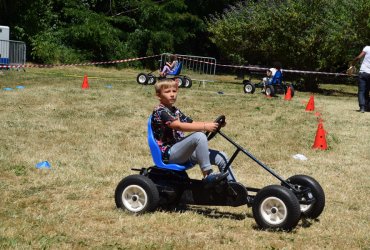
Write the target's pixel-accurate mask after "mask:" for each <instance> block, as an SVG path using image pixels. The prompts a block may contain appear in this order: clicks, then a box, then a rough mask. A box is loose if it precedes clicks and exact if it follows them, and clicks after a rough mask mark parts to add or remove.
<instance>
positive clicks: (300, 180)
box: [287, 175, 325, 219]
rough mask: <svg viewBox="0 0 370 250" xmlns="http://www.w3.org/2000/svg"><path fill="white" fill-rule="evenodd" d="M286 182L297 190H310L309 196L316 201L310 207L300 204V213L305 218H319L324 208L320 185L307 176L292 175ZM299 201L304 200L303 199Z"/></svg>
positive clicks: (323, 194)
mask: <svg viewBox="0 0 370 250" xmlns="http://www.w3.org/2000/svg"><path fill="white" fill-rule="evenodd" d="M287 182H289V183H291V184H293V185H294V186H295V187H296V188H297V189H301V188H303V187H308V188H310V189H311V194H312V196H313V197H314V198H315V199H316V200H315V202H314V203H313V204H310V205H304V204H301V205H300V208H301V213H302V215H303V216H304V217H306V218H311V219H315V218H317V217H319V216H320V214H321V213H322V211H323V210H324V207H325V193H324V190H323V189H322V187H321V186H320V184H319V183H318V182H317V181H316V180H315V179H314V178H312V177H310V176H307V175H294V176H292V177H290V178H289V179H288V180H287ZM301 199H302V200H305V198H304V197H302V198H301Z"/></svg>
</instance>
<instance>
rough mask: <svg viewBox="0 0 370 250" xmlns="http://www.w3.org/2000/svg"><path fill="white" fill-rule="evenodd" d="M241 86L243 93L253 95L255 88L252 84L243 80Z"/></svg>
mask: <svg viewBox="0 0 370 250" xmlns="http://www.w3.org/2000/svg"><path fill="white" fill-rule="evenodd" d="M243 84H244V88H243V89H244V93H246V94H253V93H254V91H255V90H256V87H255V86H254V84H253V83H251V82H250V81H249V80H244V81H243Z"/></svg>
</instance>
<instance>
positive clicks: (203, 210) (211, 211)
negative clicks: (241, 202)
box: [162, 205, 253, 220]
mask: <svg viewBox="0 0 370 250" xmlns="http://www.w3.org/2000/svg"><path fill="white" fill-rule="evenodd" d="M245 206H246V205H245ZM162 209H163V211H166V212H175V213H176V212H177V213H183V212H187V211H188V212H194V213H197V214H200V215H204V216H205V217H208V218H212V219H225V218H226V219H231V220H244V219H245V218H253V215H252V214H250V213H246V214H242V213H231V212H222V211H219V210H218V209H217V208H209V207H199V206H194V205H191V206H188V205H179V206H176V207H171V208H162Z"/></svg>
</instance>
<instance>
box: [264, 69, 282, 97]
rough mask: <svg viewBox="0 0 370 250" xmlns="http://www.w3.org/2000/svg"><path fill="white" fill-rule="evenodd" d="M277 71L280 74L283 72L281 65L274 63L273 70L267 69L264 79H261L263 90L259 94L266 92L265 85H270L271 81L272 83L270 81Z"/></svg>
mask: <svg viewBox="0 0 370 250" xmlns="http://www.w3.org/2000/svg"><path fill="white" fill-rule="evenodd" d="M277 71H280V72H282V71H283V70H282V69H281V63H280V62H274V67H273V68H269V69H268V70H267V71H266V77H264V78H263V79H262V82H263V89H262V91H261V93H265V92H266V85H269V84H272V82H271V81H272V79H273V77H274V75H275V74H276V72H277Z"/></svg>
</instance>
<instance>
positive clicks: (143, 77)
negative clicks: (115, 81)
mask: <svg viewBox="0 0 370 250" xmlns="http://www.w3.org/2000/svg"><path fill="white" fill-rule="evenodd" d="M148 79H149V77H148V75H147V74H145V73H140V74H138V75H137V77H136V81H137V83H138V84H143V85H144V84H147V83H148Z"/></svg>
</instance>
